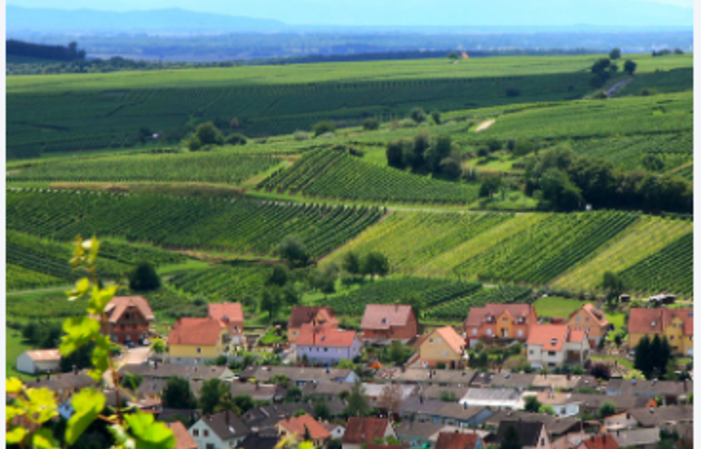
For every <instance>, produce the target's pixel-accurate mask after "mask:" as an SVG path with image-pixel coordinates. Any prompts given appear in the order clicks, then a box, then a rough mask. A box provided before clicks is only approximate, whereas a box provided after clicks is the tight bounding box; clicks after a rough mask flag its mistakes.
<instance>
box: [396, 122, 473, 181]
mask: <svg viewBox="0 0 701 449" xmlns="http://www.w3.org/2000/svg"><path fill="white" fill-rule="evenodd" d="M386 156H387V165H389V166H390V167H394V168H398V169H405V168H411V169H412V171H414V172H429V173H433V174H442V175H445V176H447V177H449V178H457V177H459V176H460V174H461V173H462V169H461V167H460V161H461V158H460V155H459V153H458V152H456V151H454V150H453V144H452V140H451V138H450V136H439V137H435V138H433V137H431V136H430V135H429V134H428V133H427V132H425V131H422V132H420V133H418V134H417V135H416V136H414V139H413V140H407V139H397V140H394V141H392V142H390V143H389V144H388V145H387V150H386Z"/></svg>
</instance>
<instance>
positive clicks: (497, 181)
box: [479, 174, 502, 198]
mask: <svg viewBox="0 0 701 449" xmlns="http://www.w3.org/2000/svg"><path fill="white" fill-rule="evenodd" d="M501 186H502V179H501V175H500V174H489V175H484V176H483V177H482V185H481V186H480V191H479V195H480V197H487V196H488V197H490V198H491V197H492V196H493V195H494V194H495V193H497V192H498V191H499V189H500V188H501Z"/></svg>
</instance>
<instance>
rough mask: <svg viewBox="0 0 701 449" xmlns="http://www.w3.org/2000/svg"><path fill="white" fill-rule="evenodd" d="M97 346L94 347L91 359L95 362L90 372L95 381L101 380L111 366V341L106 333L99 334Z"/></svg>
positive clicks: (96, 341)
mask: <svg viewBox="0 0 701 449" xmlns="http://www.w3.org/2000/svg"><path fill="white" fill-rule="evenodd" d="M95 343H96V345H95V348H94V349H93V352H92V355H91V356H90V361H91V362H92V364H93V369H91V370H90V371H89V372H88V375H89V376H90V377H92V379H93V380H94V381H95V382H99V381H100V379H101V378H102V375H103V374H104V373H105V371H107V370H108V369H109V367H110V362H109V360H110V342H109V340H108V339H107V337H105V336H104V335H99V336H98V337H97V338H96V339H95Z"/></svg>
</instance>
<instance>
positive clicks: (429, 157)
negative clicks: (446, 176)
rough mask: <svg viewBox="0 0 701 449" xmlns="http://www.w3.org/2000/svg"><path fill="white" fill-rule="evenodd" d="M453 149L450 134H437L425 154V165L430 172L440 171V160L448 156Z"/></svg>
mask: <svg viewBox="0 0 701 449" xmlns="http://www.w3.org/2000/svg"><path fill="white" fill-rule="evenodd" d="M452 150H453V142H452V139H451V138H450V136H439V137H437V138H436V140H435V141H434V142H433V145H431V146H430V147H429V148H428V149H427V150H426V154H425V159H426V166H427V168H428V170H429V171H431V172H432V173H439V172H441V171H442V170H441V161H443V160H444V159H445V158H447V157H449V156H450V153H451V152H452Z"/></svg>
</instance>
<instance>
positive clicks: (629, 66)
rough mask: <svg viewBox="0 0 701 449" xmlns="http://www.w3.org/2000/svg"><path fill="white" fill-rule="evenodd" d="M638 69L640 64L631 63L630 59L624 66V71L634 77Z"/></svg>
mask: <svg viewBox="0 0 701 449" xmlns="http://www.w3.org/2000/svg"><path fill="white" fill-rule="evenodd" d="M637 67H638V64H636V63H635V62H633V61H631V60H630V59H628V60H627V61H626V62H625V63H624V64H623V71H624V72H626V73H627V74H628V75H632V74H633V73H634V72H635V69H636V68H637Z"/></svg>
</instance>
